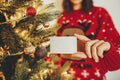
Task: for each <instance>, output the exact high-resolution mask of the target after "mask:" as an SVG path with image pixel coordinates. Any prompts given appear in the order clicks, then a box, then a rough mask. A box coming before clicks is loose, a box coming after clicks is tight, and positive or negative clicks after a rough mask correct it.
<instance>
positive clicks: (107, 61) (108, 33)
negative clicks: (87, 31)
mask: <svg viewBox="0 0 120 80" xmlns="http://www.w3.org/2000/svg"><path fill="white" fill-rule="evenodd" d="M98 20H99V32H98V34H97V38H98V39H102V40H105V41H108V42H109V43H110V44H111V48H110V50H109V51H107V52H105V55H104V58H103V59H101V62H100V64H102V67H103V66H104V68H106V70H107V71H108V70H109V71H113V70H117V69H120V35H119V33H118V32H117V30H116V28H115V26H114V24H113V21H112V19H111V17H110V15H109V14H108V12H107V11H106V10H105V9H103V8H102V9H101V10H100V11H99V15H98Z"/></svg>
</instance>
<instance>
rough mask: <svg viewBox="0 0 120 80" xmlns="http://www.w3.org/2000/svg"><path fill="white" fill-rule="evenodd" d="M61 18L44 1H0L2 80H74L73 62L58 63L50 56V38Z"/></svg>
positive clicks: (0, 73)
mask: <svg viewBox="0 0 120 80" xmlns="http://www.w3.org/2000/svg"><path fill="white" fill-rule="evenodd" d="M59 16H60V12H59V11H57V10H56V9H55V8H54V4H53V3H50V4H45V5H44V4H43V1H41V0H0V80H72V78H73V75H72V74H67V73H66V70H68V69H69V67H70V62H66V63H65V64H64V65H63V67H61V66H59V65H57V64H55V63H57V62H58V61H59V57H58V56H56V55H48V52H49V37H51V36H54V35H55V31H56V29H57V26H58V25H52V26H50V21H52V20H54V19H56V18H57V17H59Z"/></svg>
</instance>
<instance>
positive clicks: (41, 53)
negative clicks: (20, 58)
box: [34, 47, 47, 60]
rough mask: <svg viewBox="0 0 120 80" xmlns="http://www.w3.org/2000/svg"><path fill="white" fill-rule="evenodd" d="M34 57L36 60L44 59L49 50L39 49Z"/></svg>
mask: <svg viewBox="0 0 120 80" xmlns="http://www.w3.org/2000/svg"><path fill="white" fill-rule="evenodd" d="M34 55H35V58H36V60H39V59H42V58H44V57H46V56H47V50H46V48H44V47H37V48H36V50H35V53H34Z"/></svg>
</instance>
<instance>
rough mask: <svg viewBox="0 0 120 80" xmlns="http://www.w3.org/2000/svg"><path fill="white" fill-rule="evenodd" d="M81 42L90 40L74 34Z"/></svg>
mask: <svg viewBox="0 0 120 80" xmlns="http://www.w3.org/2000/svg"><path fill="white" fill-rule="evenodd" d="M74 36H76V37H77V38H78V39H79V40H81V41H89V40H90V39H89V38H88V37H86V36H84V35H79V34H74Z"/></svg>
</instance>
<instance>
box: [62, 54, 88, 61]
mask: <svg viewBox="0 0 120 80" xmlns="http://www.w3.org/2000/svg"><path fill="white" fill-rule="evenodd" d="M61 57H62V58H65V59H71V60H82V59H85V58H87V56H86V55H85V53H83V52H77V53H74V54H61Z"/></svg>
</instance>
